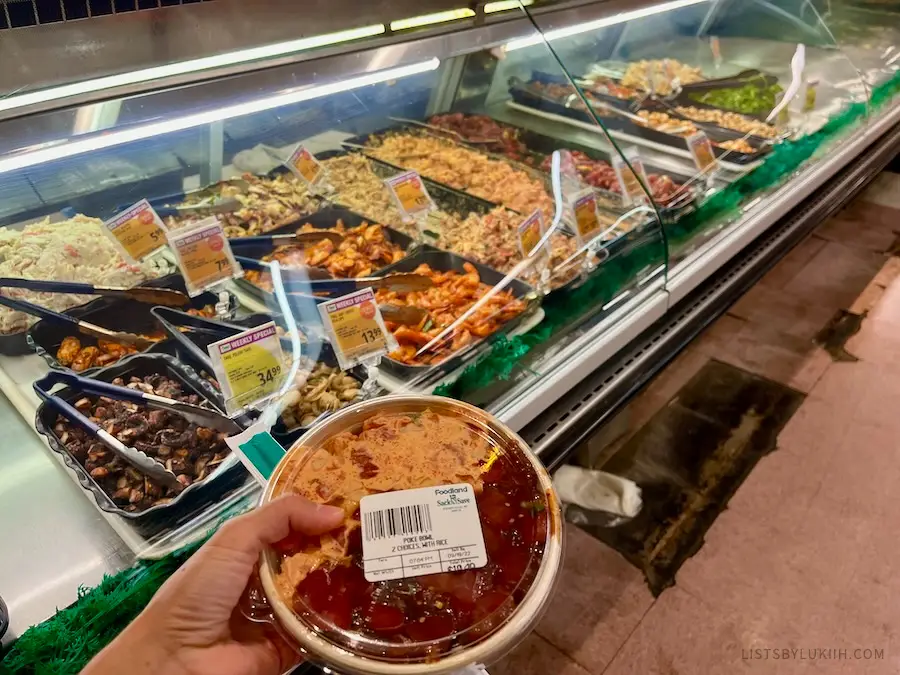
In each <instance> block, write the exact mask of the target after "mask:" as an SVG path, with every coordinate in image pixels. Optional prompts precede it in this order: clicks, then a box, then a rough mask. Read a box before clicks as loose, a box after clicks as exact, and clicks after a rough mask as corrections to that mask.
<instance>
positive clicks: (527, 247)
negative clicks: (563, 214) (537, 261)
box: [518, 209, 546, 258]
mask: <svg viewBox="0 0 900 675" xmlns="http://www.w3.org/2000/svg"><path fill="white" fill-rule="evenodd" d="M518 235H519V251H520V252H521V253H522V257H523V258H527V257H528V256H529V255H531V252H532V251H534V249H535V248H536V247H537V245H538V244H539V243H540V242H541V237H543V236H544V215H543V214H542V213H541V211H540V209H538V210H536V211H535V212H534V213H532V214H531V215H530V216H528V217H527V218H526V219H525V220H523V221H522V222H521V223H520V224H519V228H518ZM545 252H546V250H545ZM537 255H541V253H540V252H538V253H537Z"/></svg>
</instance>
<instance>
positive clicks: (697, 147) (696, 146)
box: [687, 131, 719, 173]
mask: <svg viewBox="0 0 900 675" xmlns="http://www.w3.org/2000/svg"><path fill="white" fill-rule="evenodd" d="M687 145H688V150H690V151H691V155H692V156H693V158H694V164H696V166H697V169H698V170H699V171H700V172H701V173H706V172H707V171H712V170H715V169H716V167H717V166H718V163H719V161H718V160H717V159H716V154H715V152H713V147H712V143H710V141H709V137H708V136H707V135H706V134H704V133H703V132H702V131H698V132H697V133H696V134H694V135H693V136H688V138H687Z"/></svg>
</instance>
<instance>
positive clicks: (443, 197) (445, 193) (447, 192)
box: [316, 149, 500, 217]
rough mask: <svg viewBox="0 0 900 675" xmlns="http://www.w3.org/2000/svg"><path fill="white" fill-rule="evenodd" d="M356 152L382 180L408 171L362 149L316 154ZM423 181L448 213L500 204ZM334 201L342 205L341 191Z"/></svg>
mask: <svg viewBox="0 0 900 675" xmlns="http://www.w3.org/2000/svg"><path fill="white" fill-rule="evenodd" d="M354 153H362V154H363V155H364V156H365V158H366V159H367V160H369V165H370V166H371V167H372V172H373V173H374V174H375V175H376V176H378V178H381V179H382V180H383V179H385V178H390V177H391V176H396V175H397V174H398V173H404V172H406V171H408V169H404V168H403V167H400V166H397V165H396V164H391V163H390V162H385V161H384V160H381V159H378V158H377V157H372V156H371V155H367V154H365V153H363V152H362V151H361V150H356V149H352V150H327V151H326V152H320V153H318V154H317V155H316V158H317V159H320V160H322V161H325V160H328V159H332V158H334V157H342V156H344V155H351V154H354ZM422 181H423V182H424V183H425V187H426V188H428V194H429V195H431V198H432V199H433V200H434V203H435V204H436V205H437V207H438V208H439V209H440V210H441V211H444V212H446V213H456V214H460V215H462V216H463V217H465V215H466V214H468V213H481V214H485V213H488V212H490V211H491V210H493V209H495V208H497V207H498V206H500V205H499V204H495V203H494V202H490V201H488V200H487V199H482V198H481V197H476V196H475V195H470V194H469V193H468V192H462V191H460V190H457V189H455V188H452V187H450V186H449V185H444V184H443V183H438V182H437V181H434V180H431V179H430V178H426V177H424V176H422ZM332 201H333V202H334V203H335V204H337V205H340V201H341V195H340V193H337V194H336V195H334V197H333V198H332ZM348 208H349V207H348Z"/></svg>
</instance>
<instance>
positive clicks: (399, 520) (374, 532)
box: [363, 504, 431, 541]
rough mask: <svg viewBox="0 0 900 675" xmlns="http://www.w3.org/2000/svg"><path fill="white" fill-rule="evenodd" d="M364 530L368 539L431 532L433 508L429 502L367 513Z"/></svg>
mask: <svg viewBox="0 0 900 675" xmlns="http://www.w3.org/2000/svg"><path fill="white" fill-rule="evenodd" d="M365 520H366V527H364V528H363V532H365V534H366V540H367V541H374V540H376V539H384V538H386V537H396V536H397V535H398V534H400V535H409V534H423V533H425V532H428V533H430V532H431V510H430V509H429V508H428V504H413V505H412V506H399V507H397V508H394V509H383V510H381V511H371V512H369V513H366V514H365Z"/></svg>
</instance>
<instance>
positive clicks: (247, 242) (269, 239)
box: [228, 230, 344, 249]
mask: <svg viewBox="0 0 900 675" xmlns="http://www.w3.org/2000/svg"><path fill="white" fill-rule="evenodd" d="M323 239H327V240H328V241H330V242H331V243H332V244H334V245H335V246H340V245H341V242H342V241H344V236H343V235H342V234H339V233H338V232H332V231H331V230H315V231H313V232H294V233H292V234H262V235H258V236H255V237H237V238H235V239H229V240H228V241H229V243H230V244H231V247H232V248H233V249H241V248H247V247H250V246H259V245H260V244H269V245H271V246H272V248H275V247H276V246H291V245H297V246H301V245H304V244H315V243H317V242H320V241H322V240H323Z"/></svg>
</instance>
